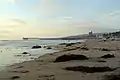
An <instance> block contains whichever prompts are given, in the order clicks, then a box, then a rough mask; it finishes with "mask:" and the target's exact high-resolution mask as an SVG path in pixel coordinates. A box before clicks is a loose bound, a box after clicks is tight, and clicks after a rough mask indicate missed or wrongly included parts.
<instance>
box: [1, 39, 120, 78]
mask: <svg viewBox="0 0 120 80" xmlns="http://www.w3.org/2000/svg"><path fill="white" fill-rule="evenodd" d="M54 47H55V48H57V49H59V50H60V51H59V52H54V53H49V54H45V55H43V56H41V57H39V58H37V59H35V60H32V61H26V62H23V63H18V64H14V65H11V66H9V67H8V68H7V69H6V70H3V71H0V80H89V79H91V80H120V77H119V76H120V73H119V71H120V69H119V68H120V64H119V62H120V41H103V40H87V41H85V42H77V43H75V44H70V43H69V44H60V45H57V46H54Z"/></svg>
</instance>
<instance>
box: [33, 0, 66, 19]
mask: <svg viewBox="0 0 120 80" xmlns="http://www.w3.org/2000/svg"><path fill="white" fill-rule="evenodd" d="M64 8H65V6H64V5H63V4H60V3H58V2H57V0H40V2H39V3H38V4H37V6H36V7H35V10H36V12H37V13H38V15H39V16H40V17H44V18H45V17H47V18H48V17H56V16H58V15H59V16H60V14H61V13H62V11H63V9H64Z"/></svg>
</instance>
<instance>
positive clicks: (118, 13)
mask: <svg viewBox="0 0 120 80" xmlns="http://www.w3.org/2000/svg"><path fill="white" fill-rule="evenodd" d="M117 15H120V11H119V10H118V11H113V12H111V13H110V16H117Z"/></svg>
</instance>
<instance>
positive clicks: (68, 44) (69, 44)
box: [66, 43, 75, 47]
mask: <svg viewBox="0 0 120 80" xmlns="http://www.w3.org/2000/svg"><path fill="white" fill-rule="evenodd" d="M74 44H75V43H67V44H66V47H68V46H72V45H74Z"/></svg>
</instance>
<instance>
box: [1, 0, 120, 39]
mask: <svg viewBox="0 0 120 80" xmlns="http://www.w3.org/2000/svg"><path fill="white" fill-rule="evenodd" d="M119 4H120V0H0V39H21V38H22V37H63V36H71V35H77V34H86V33H88V32H89V31H91V30H92V31H93V32H108V31H109V32H110V31H118V30H120V5H119Z"/></svg>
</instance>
